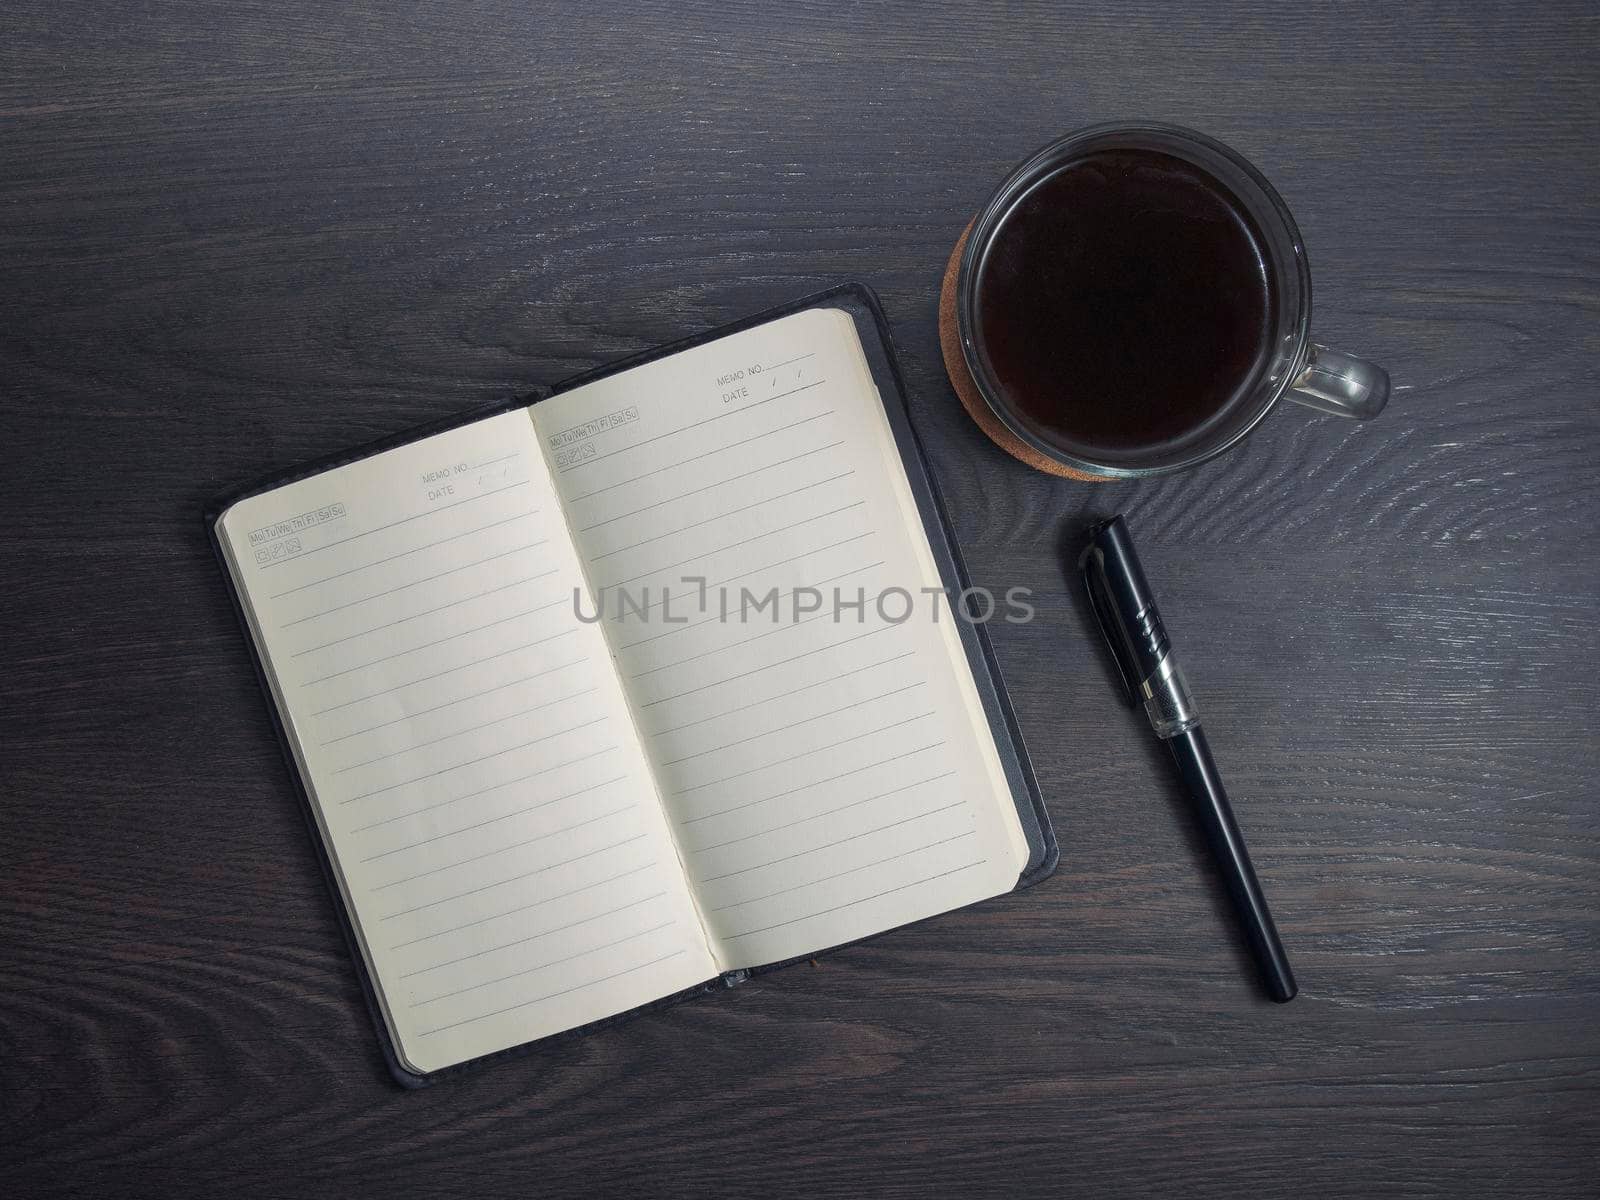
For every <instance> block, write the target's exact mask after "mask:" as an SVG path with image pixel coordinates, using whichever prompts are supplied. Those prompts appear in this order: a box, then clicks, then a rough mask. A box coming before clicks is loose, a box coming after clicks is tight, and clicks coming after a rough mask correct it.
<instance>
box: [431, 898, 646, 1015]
mask: <svg viewBox="0 0 1600 1200" xmlns="http://www.w3.org/2000/svg"><path fill="white" fill-rule="evenodd" d="M666 894H667V893H666V891H665V889H663V890H662V891H659V892H652V893H651V894H650V895H648V896H641V897H640V898H639V899H637V900H630V901H628V903H626V904H619V905H617V907H616V908H609V909H607V910H606V911H605V912H598V913H594V914H592V915H591V916H587V917H581V918H579V919H578V920H576V921H568V922H567V923H566V924H565V925H555V926H552V927H551V928H549V929H541V930H540V931H539V932H538V933H530V934H528V935H526V936H525V937H519V938H517V939H515V940H514V941H510V942H501V943H500V944H499V945H498V946H489V947H486V948H485V949H483V950H474V951H473V952H472V953H471V954H463V955H461V956H460V957H459V958H447V959H445V960H444V961H443V962H436V963H433V964H431V965H430V966H426V967H418V968H417V969H416V970H414V971H407V972H406V973H405V974H404V975H402V976H400V978H401V979H413V978H415V977H416V976H418V975H426V974H427V973H428V972H429V971H437V970H439V969H440V968H442V967H454V966H456V965H458V964H460V963H464V962H471V961H472V960H473V959H475V958H482V957H484V955H486V954H498V953H499V952H500V951H502V950H509V949H511V947H513V946H523V945H526V944H527V943H529V942H536V941H538V940H539V939H540V938H546V937H549V936H550V935H551V934H552V933H564V932H565V931H566V930H568V929H577V928H579V927H580V926H583V925H590V924H593V923H594V922H595V921H598V920H601V919H602V918H604V917H614V916H616V915H617V914H618V913H620V912H629V911H631V910H632V909H635V908H638V907H640V906H641V905H644V904H649V903H650V901H652V900H659V899H661V897H663V896H665V895H666ZM671 924H672V922H671V921H667V922H666V923H665V924H662V925H657V926H656V927H655V928H656V929H665V928H666V927H667V926H668V925H671ZM654 932H655V929H647V930H645V931H644V933H654ZM640 936H642V935H640ZM538 969H539V968H537V967H534V968H530V970H538ZM525 974H528V972H527V971H514V972H512V973H511V974H510V975H506V976H504V977H503V978H501V979H486V980H484V982H482V983H475V984H473V985H472V986H471V987H469V988H462V989H461V991H464V992H471V991H476V990H477V989H478V988H480V987H488V986H489V985H490V984H493V983H503V982H504V981H505V980H506V979H515V978H516V977H517V976H518V975H525ZM459 994H460V993H458V992H448V993H446V995H452V996H453V995H459ZM435 999H438V1000H443V999H444V996H437V997H435ZM418 1003H419V1004H431V1003H433V1001H432V1000H420V1001H418Z"/></svg>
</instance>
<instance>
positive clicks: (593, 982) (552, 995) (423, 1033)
mask: <svg viewBox="0 0 1600 1200" xmlns="http://www.w3.org/2000/svg"><path fill="white" fill-rule="evenodd" d="M640 936H641V937H642V936H644V935H643V934H640ZM682 953H684V952H683V951H682V950H681V949H680V950H673V951H672V952H671V953H669V954H663V955H661V956H659V957H657V958H652V959H650V960H649V961H648V962H642V963H636V964H635V965H634V966H631V967H627V968H625V969H623V970H621V971H616V972H613V973H612V974H610V975H602V976H601V977H600V978H599V979H590V980H588V981H587V982H585V983H579V984H575V985H573V986H572V987H569V988H562V989H561V990H560V991H559V992H547V993H546V994H545V995H543V996H535V997H534V998H533V999H532V1000H523V1001H522V1002H520V1003H518V1004H512V1005H508V1006H507V1007H505V1008H497V1009H495V1010H494V1011H493V1012H486V1013H479V1014H478V1015H477V1016H475V1017H466V1018H463V1019H462V1020H460V1021H452V1022H451V1023H450V1024H448V1025H439V1026H436V1027H435V1028H433V1029H423V1030H419V1031H418V1033H417V1036H418V1037H432V1036H433V1035H434V1034H436V1033H443V1032H445V1030H447V1029H457V1028H459V1027H461V1026H462V1025H471V1024H472V1023H473V1022H474V1021H486V1020H488V1019H489V1018H490V1017H498V1016H502V1015H503V1014H505V1013H508V1012H515V1011H516V1010H517V1009H519V1008H527V1007H529V1006H530V1005H534V1004H543V1003H544V1002H545V1001H546V1000H554V999H556V998H558V997H560V996H570V995H571V994H572V993H573V992H581V991H583V989H584V988H591V987H595V986H597V985H599V984H602V983H609V982H610V981H611V980H613V979H621V978H622V977H623V976H624V975H632V974H633V973H634V972H635V971H642V970H644V969H645V968H646V967H653V966H655V965H656V964H657V963H663V962H666V961H667V960H668V959H669V958H677V957H678V956H679V955H680V954H682Z"/></svg>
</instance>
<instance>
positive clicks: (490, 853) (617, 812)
mask: <svg viewBox="0 0 1600 1200" xmlns="http://www.w3.org/2000/svg"><path fill="white" fill-rule="evenodd" d="M634 807H635V806H634V805H632V804H625V805H623V806H622V807H621V808H614V809H612V810H611V811H610V812H603V813H600V814H599V815H598V816H593V817H585V818H584V819H583V820H581V821H577V822H575V823H573V824H571V825H563V826H562V827H561V828H560V829H551V830H549V831H547V832H545V833H541V834H539V835H537V836H536V837H531V838H523V839H522V841H520V842H507V843H506V844H505V845H503V846H496V847H495V848H494V849H493V850H486V851H484V852H483V853H482V854H474V855H472V856H471V857H470V858H460V859H457V860H456V861H455V862H448V863H443V864H442V865H440V866H437V867H429V868H428V869H427V870H426V871H418V872H417V873H416V874H415V875H407V876H406V877H405V878H403V879H391V880H390V881H389V882H388V883H380V884H377V885H375V886H374V887H373V889H372V890H373V891H375V892H381V891H384V890H385V889H387V888H392V887H399V886H400V885H401V884H403V883H414V882H415V881H416V880H418V879H426V878H427V877H428V876H429V875H437V874H439V872H441V871H449V870H451V869H453V868H455V867H464V866H466V865H467V864H468V863H475V862H482V861H483V860H484V859H486V858H493V857H494V856H495V855H497V854H504V853H506V852H507V851H508V850H519V849H521V848H522V847H523V846H534V845H537V844H538V843H540V842H547V841H549V840H550V839H551V838H553V837H559V836H560V835H561V834H563V833H571V832H572V831H573V830H574V829H582V828H584V827H585V826H588V825H594V824H598V823H599V822H601V821H604V820H606V819H607V818H609V817H619V816H621V815H622V814H623V813H629V812H632V811H633V810H634Z"/></svg>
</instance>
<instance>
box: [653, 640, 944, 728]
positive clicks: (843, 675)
mask: <svg viewBox="0 0 1600 1200" xmlns="http://www.w3.org/2000/svg"><path fill="white" fill-rule="evenodd" d="M623 648H624V649H626V647H623ZM915 653H916V651H915V650H907V651H905V652H904V653H903V654H896V655H895V656H894V657H892V658H885V659H880V660H879V661H877V662H874V663H867V664H866V665H865V666H861V667H851V668H850V669H849V670H848V671H840V672H839V674H837V675H830V676H828V677H827V678H826V679H819V680H817V681H816V682H815V683H808V684H806V685H805V686H803V687H797V688H794V689H792V690H790V691H787V692H783V693H781V694H779V695H777V696H768V697H767V698H766V699H765V700H754V701H751V702H750V703H749V704H741V705H740V706H739V707H738V708H729V709H724V710H723V711H722V712H717V713H712V714H711V715H710V716H709V717H700V718H698V719H696V720H693V721H685V722H684V723H683V724H682V725H673V726H672V727H671V728H668V729H657V730H656V731H655V732H653V733H651V734H650V735H649V736H650V737H665V736H666V735H667V734H669V733H677V732H678V731H679V730H681V729H690V728H693V727H694V726H696V725H704V724H705V723H706V722H707V721H716V720H720V719H721V718H723V717H731V716H735V715H737V714H739V713H745V712H749V711H750V710H751V709H752V708H759V707H760V706H761V705H763V704H771V703H772V702H773V701H774V700H787V699H789V697H791V696H798V695H799V694H800V693H801V692H807V691H810V690H811V689H812V688H819V687H823V686H824V685H826V684H830V683H837V682H838V681H839V680H841V679H847V678H849V677H850V676H851V675H859V674H861V672H863V671H870V670H872V668H874V667H882V666H886V665H887V664H889V663H892V662H899V661H900V660H901V659H903V658H910V657H911V656H912V655H913V654H915Z"/></svg>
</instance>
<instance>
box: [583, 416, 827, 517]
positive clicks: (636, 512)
mask: <svg viewBox="0 0 1600 1200" xmlns="http://www.w3.org/2000/svg"><path fill="white" fill-rule="evenodd" d="M842 445H844V441H843V439H841V440H839V441H837V442H830V443H829V444H828V445H826V446H818V447H817V448H816V449H815V450H806V451H804V452H803V453H800V454H796V455H795V456H794V457H792V458H782V459H779V460H778V461H777V462H774V463H768V464H767V465H766V466H764V467H757V468H755V470H753V471H746V472H744V473H743V474H742V475H732V476H730V477H728V478H727V479H719V480H718V481H717V482H716V483H708V484H706V485H705V486H704V487H697V488H694V489H692V490H690V491H687V492H679V493H678V494H677V495H676V496H667V497H666V498H665V499H661V500H657V501H655V502H654V503H652V504H646V505H645V506H644V507H643V508H636V509H634V510H632V511H631V512H625V513H619V514H617V515H616V516H614V517H607V518H606V519H605V520H603V521H596V522H594V523H593V524H592V525H585V526H583V527H582V528H581V529H579V530H578V532H579V533H588V532H590V531H591V530H595V529H599V528H600V527H601V526H602V525H610V524H612V523H613V522H616V521H623V520H626V519H627V518H629V517H637V516H638V515H639V514H640V513H646V512H651V511H653V510H655V509H658V508H661V507H662V506H663V505H667V504H671V503H672V502H673V501H675V500H684V499H687V498H688V497H690V496H698V495H699V494H700V493H701V492H709V491H711V490H712V489H713V488H719V487H724V486H726V485H727V484H730V483H738V482H739V480H741V479H749V478H750V476H752V475H759V474H761V473H762V472H763V471H770V470H772V469H773V468H774V467H782V466H786V465H787V464H789V463H792V462H799V461H800V460H801V459H802V458H810V457H811V456H812V455H813V454H821V453H822V452H823V451H824V450H834V449H837V448H838V447H840V446H842ZM580 465H581V464H580Z"/></svg>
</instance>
